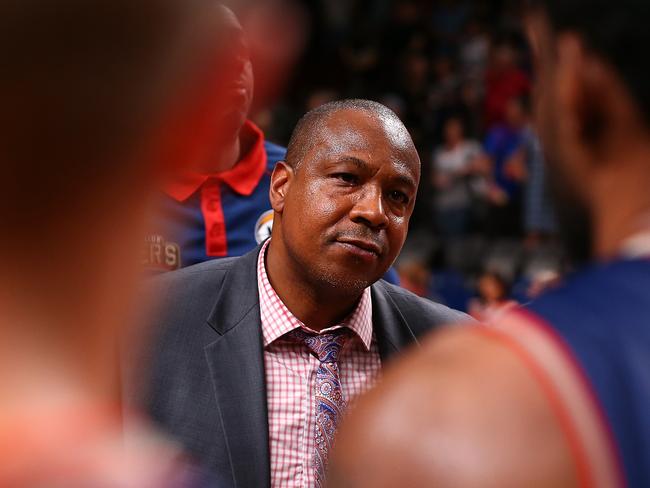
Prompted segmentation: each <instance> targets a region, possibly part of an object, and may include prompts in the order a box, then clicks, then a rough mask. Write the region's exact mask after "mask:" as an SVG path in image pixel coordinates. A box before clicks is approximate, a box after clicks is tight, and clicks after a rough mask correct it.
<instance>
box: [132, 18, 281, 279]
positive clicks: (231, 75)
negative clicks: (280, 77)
mask: <svg viewBox="0 0 650 488" xmlns="http://www.w3.org/2000/svg"><path fill="white" fill-rule="evenodd" d="M219 8H220V9H221V10H222V12H223V14H224V19H225V26H224V28H225V29H227V31H228V33H229V36H228V42H227V43H224V44H223V45H222V46H221V49H220V56H221V66H222V70H221V73H220V75H219V79H218V85H219V89H220V90H221V91H222V93H223V102H224V104H223V106H222V107H221V113H220V117H221V121H220V123H219V125H218V126H217V128H218V130H216V131H215V133H214V134H212V135H211V137H212V144H211V146H210V151H209V152H208V153H207V154H206V155H205V157H203V158H200V159H194V160H193V159H192V157H193V156H194V154H188V155H179V156H180V160H179V161H178V162H177V164H178V168H177V171H175V172H174V174H173V175H171V177H170V181H168V182H167V183H166V184H165V185H164V193H163V194H162V195H160V202H159V208H158V210H157V212H156V216H155V219H154V221H153V222H152V225H151V227H153V229H152V230H151V233H150V235H148V236H147V238H146V246H147V249H146V253H145V256H144V263H145V266H146V267H147V268H149V269H151V270H156V271H158V270H173V269H178V268H180V267H185V266H191V265H193V264H197V263H201V262H203V261H206V260H208V259H214V258H219V257H226V256H241V255H242V254H246V253H247V252H248V251H250V250H251V249H254V248H255V247H256V246H257V245H258V244H259V243H260V242H262V241H263V240H264V239H266V238H267V237H269V235H271V227H272V226H273V210H272V209H271V202H269V186H270V184H271V173H272V172H273V168H274V167H275V163H277V162H278V161H280V160H281V159H283V158H284V155H285V152H286V149H285V148H284V147H281V146H278V145H276V144H273V143H271V142H268V141H266V140H265V139H264V134H263V133H262V131H261V130H260V129H259V128H258V127H257V126H256V125H255V124H254V123H253V122H252V121H251V120H250V119H248V115H249V112H250V109H251V104H252V101H253V85H254V79H253V67H252V64H251V57H250V56H251V55H250V51H249V47H248V43H247V38H246V36H245V34H244V31H243V29H242V26H241V25H240V23H239V20H237V17H235V14H234V13H233V12H232V11H230V10H229V9H227V8H226V7H223V6H220V7H219Z"/></svg>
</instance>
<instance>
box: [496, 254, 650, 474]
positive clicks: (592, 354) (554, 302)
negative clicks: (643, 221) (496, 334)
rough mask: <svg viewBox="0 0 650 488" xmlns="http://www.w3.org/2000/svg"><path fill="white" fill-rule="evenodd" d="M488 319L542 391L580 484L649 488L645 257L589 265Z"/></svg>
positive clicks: (649, 264)
mask: <svg viewBox="0 0 650 488" xmlns="http://www.w3.org/2000/svg"><path fill="white" fill-rule="evenodd" d="M498 322H499V323H497V324H495V328H496V329H497V330H500V331H501V332H504V333H505V334H506V336H507V337H508V338H509V339H510V340H511V341H512V342H513V344H515V347H517V348H518V349H519V351H520V352H521V353H522V354H523V356H522V357H527V358H528V359H527V362H528V363H529V365H530V367H531V368H532V369H533V371H534V373H535V376H536V377H537V378H538V380H539V382H540V385H542V387H543V389H544V390H546V393H547V398H548V400H549V403H550V404H551V405H552V406H553V409H554V410H555V413H556V418H557V419H558V421H559V423H560V425H561V427H562V428H563V431H564V432H565V434H566V437H567V440H568V442H569V445H570V447H571V450H572V453H573V455H574V461H575V466H576V471H577V474H578V477H579V482H580V486H603V487H610V486H632V487H637V486H639V487H640V486H650V258H647V259H646V258H634V259H631V258H630V259H628V258H621V259H617V260H615V261H612V262H609V263H601V264H595V265H593V266H591V267H590V268H588V269H585V270H583V271H581V272H580V273H577V274H576V275H575V276H573V277H571V278H569V279H568V280H567V282H566V283H565V284H564V285H563V286H561V287H559V288H558V289H556V290H553V291H550V292H549V293H547V294H546V295H544V296H543V297H541V298H540V299H538V300H537V301H535V302H533V303H532V304H531V305H529V306H528V307H527V308H526V309H522V310H518V311H514V312H512V313H508V314H506V315H505V316H503V317H500V318H499V320H498Z"/></svg>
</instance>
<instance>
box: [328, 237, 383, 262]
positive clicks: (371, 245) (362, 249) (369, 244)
mask: <svg viewBox="0 0 650 488" xmlns="http://www.w3.org/2000/svg"><path fill="white" fill-rule="evenodd" d="M336 242H338V243H339V244H342V245H343V246H346V247H348V248H350V250H352V251H358V252H359V253H362V254H372V255H374V257H379V256H380V255H381V253H382V248H381V246H379V244H377V243H376V242H373V241H370V240H366V239H357V238H346V237H341V238H338V239H337V240H336Z"/></svg>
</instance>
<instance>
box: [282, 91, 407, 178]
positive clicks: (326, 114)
mask: <svg viewBox="0 0 650 488" xmlns="http://www.w3.org/2000/svg"><path fill="white" fill-rule="evenodd" d="M344 111H352V112H365V113H367V114H368V115H370V116H373V117H375V118H376V119H377V121H378V122H379V123H380V124H381V125H382V126H383V129H384V131H385V132H386V134H387V136H388V137H389V138H390V140H391V141H392V142H393V143H395V144H396V145H398V146H402V147H403V148H404V149H407V150H408V151H409V152H410V151H412V152H414V153H416V154H417V151H416V149H415V145H414V144H413V140H412V139H411V136H410V134H409V133H408V130H407V129H406V127H405V126H404V124H403V123H402V121H401V120H400V119H399V117H398V116H397V114H395V112H393V111H392V110H391V109H389V108H388V107H386V106H385V105H382V104H381V103H378V102H374V101H372V100H364V99H348V100H337V101H334V102H329V103H326V104H324V105H321V106H320V107H317V108H315V109H313V110H310V111H309V112H307V113H306V114H305V115H303V117H302V118H301V119H300V120H299V121H298V124H296V127H295V129H294V130H293V133H292V134H291V139H290V140H289V146H288V147H287V156H286V162H287V164H289V166H291V167H293V168H298V166H300V163H301V162H302V161H303V159H304V158H305V155H306V154H307V153H308V152H309V151H310V150H311V149H312V148H313V147H314V146H315V145H316V144H317V143H319V142H320V141H321V140H322V138H323V136H324V135H325V134H326V132H327V122H328V120H330V118H331V117H332V116H333V115H334V114H337V113H339V112H344ZM353 129H354V127H353V126H352V124H350V130H353Z"/></svg>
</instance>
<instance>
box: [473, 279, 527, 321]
mask: <svg viewBox="0 0 650 488" xmlns="http://www.w3.org/2000/svg"><path fill="white" fill-rule="evenodd" d="M477 290H478V297H477V298H475V299H472V300H471V301H470V304H469V307H468V310H469V314H470V315H471V316H472V317H474V318H475V319H476V320H478V321H480V322H489V321H490V320H493V319H494V318H496V317H498V315H499V314H500V313H503V312H504V311H505V310H507V309H509V308H511V307H514V306H516V302H514V301H512V300H510V299H509V298H508V297H509V294H510V286H509V285H508V283H507V282H506V280H505V279H504V278H503V277H502V276H501V275H499V274H497V273H494V272H491V271H488V272H486V273H483V274H482V275H481V276H480V277H479V279H478V286H477Z"/></svg>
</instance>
